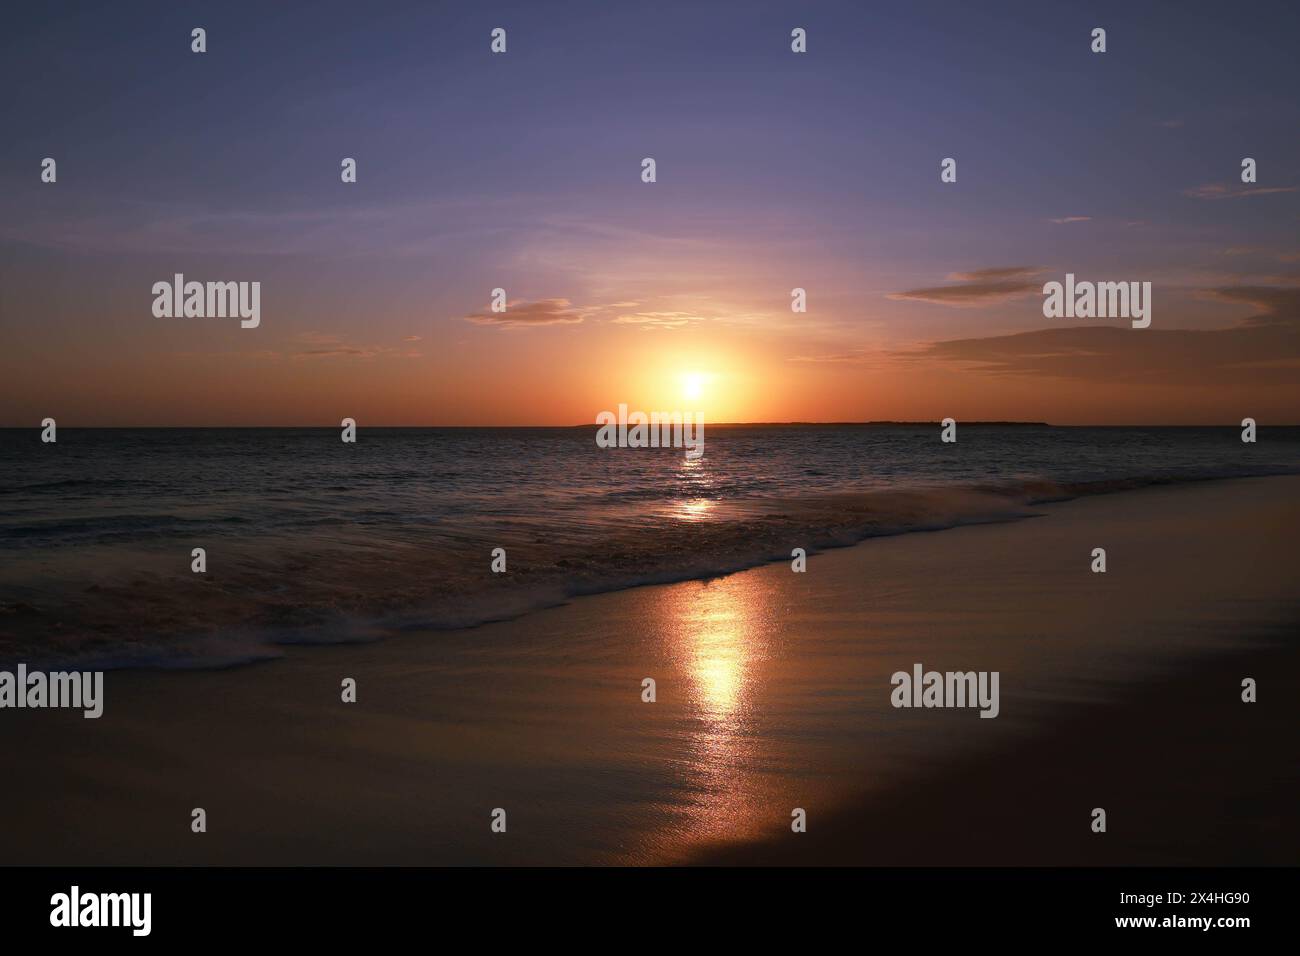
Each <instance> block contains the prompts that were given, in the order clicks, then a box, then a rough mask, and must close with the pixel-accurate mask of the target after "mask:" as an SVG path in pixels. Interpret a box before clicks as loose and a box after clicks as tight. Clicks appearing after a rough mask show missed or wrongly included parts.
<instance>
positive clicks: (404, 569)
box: [0, 468, 1300, 669]
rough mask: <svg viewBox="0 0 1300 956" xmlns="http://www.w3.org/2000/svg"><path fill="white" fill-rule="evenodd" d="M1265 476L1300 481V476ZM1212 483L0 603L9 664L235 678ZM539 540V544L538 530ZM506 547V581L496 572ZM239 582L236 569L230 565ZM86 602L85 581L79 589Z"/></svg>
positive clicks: (1012, 490) (498, 539)
mask: <svg viewBox="0 0 1300 956" xmlns="http://www.w3.org/2000/svg"><path fill="white" fill-rule="evenodd" d="M1265 473H1267V474H1297V473H1300V468H1291V469H1274V470H1269V471H1267V472H1265ZM1259 474H1260V472H1259V471H1249V470H1238V469H1236V468H1228V469H1223V468H1219V469H1207V470H1206V471H1205V472H1203V473H1198V474H1188V473H1179V474H1177V475H1171V474H1157V475H1147V476H1140V477H1131V478H1123V479H1099V480H1085V481H1074V482H1055V481H1050V480H1045V479H1041V478H1032V477H1031V478H1024V479H1019V480H1015V481H989V482H979V483H968V484H963V485H957V486H951V485H949V486H944V485H938V484H934V483H931V484H916V485H914V486H912V487H909V488H903V489H895V490H870V491H862V492H843V493H834V494H821V495H809V496H801V497H783V498H765V499H755V500H748V501H743V502H727V501H725V500H719V499H712V498H698V499H692V498H682V499H675V500H665V501H661V502H660V503H659V505H658V507H657V508H656V509H655V510H653V511H652V512H650V513H645V512H640V511H631V512H629V513H628V514H627V515H626V516H625V520H624V521H622V522H621V523H620V522H614V523H608V522H605V523H602V524H600V525H599V526H576V527H574V526H568V525H566V524H565V523H564V522H563V520H561V519H558V518H554V517H553V518H552V519H551V523H550V524H549V525H538V524H537V523H536V522H531V523H524V524H523V525H521V527H519V528H517V529H516V530H515V532H514V533H513V536H512V535H510V534H504V533H501V534H493V535H492V536H491V539H490V540H484V539H482V538H478V537H476V536H475V535H473V534H471V533H469V532H467V531H464V530H463V529H462V531H461V532H460V534H459V535H458V537H457V538H455V539H453V540H451V541H449V540H448V539H446V538H445V537H444V538H439V539H437V541H436V542H432V541H431V542H427V543H426V542H421V541H419V540H416V541H411V540H383V539H380V540H375V541H366V542H365V543H364V544H355V545H353V546H348V545H345V544H344V543H341V542H334V543H325V544H320V543H315V542H312V541H311V540H310V539H304V541H302V542H300V543H298V546H296V547H290V548H288V549H286V548H285V547H284V545H283V542H281V543H280V545H279V546H278V547H277V548H270V549H268V550H266V551H265V552H256V553H252V554H247V555H242V556H241V557H240V559H239V560H237V561H236V560H233V558H232V557H229V556H228V557H226V558H224V559H222V560H219V561H213V564H212V566H211V567H210V568H209V571H208V573H207V574H204V575H194V574H186V573H184V572H185V571H187V570H188V566H185V567H184V569H183V570H182V571H181V572H180V573H176V572H174V571H172V572H166V573H164V572H162V571H159V570H157V568H156V567H155V568H152V569H150V570H142V569H140V568H135V569H134V570H132V571H129V572H124V573H123V574H121V575H119V576H111V575H110V576H109V577H108V578H107V579H106V580H102V581H98V582H97V583H95V584H93V585H91V586H90V587H85V586H72V585H66V584H65V586H63V587H59V586H44V585H33V586H31V587H29V588H27V589H25V591H24V593H23V594H22V596H21V599H18V600H7V601H6V602H4V603H0V662H14V663H16V662H18V661H25V662H26V663H28V664H32V665H45V664H53V665H65V666H66V665H68V664H73V663H75V664H77V666H90V665H92V664H93V665H94V668H95V669H112V668H140V667H153V668H156V667H230V666H237V665H240V664H248V663H253V662H256V661H261V660H266V659H271V658H274V657H276V656H278V655H279V654H281V653H282V651H280V650H277V648H280V647H282V646H283V645H286V644H311V643H339V642H357V641H373V640H379V639H382V638H383V637H384V636H386V635H389V634H393V633H397V632H403V631H406V632H409V631H439V630H455V629H461V628H468V627H474V626H478V625H482V624H485V623H488V622H492V621H499V620H506V619H511V618H517V617H520V616H523V615H525V614H528V613H530V612H532V611H536V610H539V609H542V608H547V607H554V606H557V605H560V604H563V603H565V602H567V601H570V600H573V599H575V598H580V597H582V596H585V595H591V594H598V593H602V592H608V591H616V590H622V589H626V588H632V587H640V586H645V585H653V584H667V583H673V582H679V581H685V580H693V579H707V578H712V577H719V576H722V575H727V574H732V573H735V572H738V571H742V570H745V569H747V568H753V567H757V566H759V565H763V564H767V563H770V562H774V561H788V560H790V558H791V551H792V549H794V548H796V547H798V548H803V549H805V551H806V552H807V553H808V554H810V555H812V554H816V553H818V552H820V551H825V550H828V549H832V548H840V547H848V546H852V545H856V544H859V543H861V542H863V541H865V540H869V539H872V538H877V537H882V536H889V535H898V534H907V533H913V532H922V531H926V532H930V531H941V530H944V529H947V528H953V527H959V526H962V525H970V524H978V523H988V522H1005V521H1016V520H1020V519H1023V518H1026V517H1030V516H1032V515H1035V514H1037V513H1038V512H1036V511H1035V510H1034V509H1035V507H1036V506H1038V505H1041V504H1045V503H1048V502H1057V501H1064V500H1069V499H1071V498H1076V497H1079V496H1082V495H1095V494H1106V493H1112V492H1119V491H1126V490H1133V489H1138V488H1143V487H1149V486H1153V485H1165V484H1178V483H1184V482H1190V481H1203V480H1214V479H1223V478H1237V477H1245V476H1248V475H1259ZM542 529H544V530H542ZM497 547H502V548H505V550H506V553H507V562H508V564H507V571H506V573H504V574H497V573H493V571H492V570H491V567H490V565H491V553H492V550H493V549H494V548H497ZM232 565H233V566H232ZM81 585H84V581H83V582H81Z"/></svg>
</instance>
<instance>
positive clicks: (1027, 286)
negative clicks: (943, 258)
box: [886, 266, 1043, 306]
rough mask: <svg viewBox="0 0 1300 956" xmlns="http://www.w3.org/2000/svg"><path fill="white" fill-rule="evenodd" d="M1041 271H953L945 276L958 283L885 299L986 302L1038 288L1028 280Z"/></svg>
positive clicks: (1015, 268) (893, 294)
mask: <svg viewBox="0 0 1300 956" xmlns="http://www.w3.org/2000/svg"><path fill="white" fill-rule="evenodd" d="M1042 271H1043V270H1042V269H1041V268H1039V267H1038V266H1000V267H997V268H993V269H977V270H975V271H973V272H953V273H950V274H949V275H948V279H949V281H952V282H958V283H960V284H959V285H943V286H931V287H929V288H924V289H909V290H907V291H906V292H891V293H889V294H888V295H887V296H886V298H889V299H897V300H902V301H915V302H931V303H935V304H937V305H954V306H973V305H986V304H988V303H990V302H1001V301H1005V300H1007V299H1015V298H1020V297H1021V296H1026V295H1029V294H1030V293H1033V292H1038V291H1040V289H1039V285H1038V283H1036V282H1031V281H1029V280H1030V279H1031V278H1032V277H1033V276H1036V275H1038V274H1039V273H1041V272H1042Z"/></svg>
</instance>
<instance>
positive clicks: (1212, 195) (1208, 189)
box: [1183, 183, 1296, 199]
mask: <svg viewBox="0 0 1300 956" xmlns="http://www.w3.org/2000/svg"><path fill="white" fill-rule="evenodd" d="M1295 191H1296V187H1295V186H1250V185H1245V184H1243V185H1240V186H1237V185H1235V184H1234V185H1225V184H1224V183H1205V184H1204V185H1202V186H1194V187H1193V188H1191V189H1185V190H1183V195H1184V196H1189V197H1191V198H1192V199H1247V198H1249V197H1251V196H1268V195H1271V194H1273V193H1293V192H1295Z"/></svg>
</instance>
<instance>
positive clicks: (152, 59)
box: [0, 0, 1300, 427]
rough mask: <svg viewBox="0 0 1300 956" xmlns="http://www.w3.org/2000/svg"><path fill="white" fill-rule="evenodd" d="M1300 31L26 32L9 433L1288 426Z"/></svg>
mask: <svg viewBox="0 0 1300 956" xmlns="http://www.w3.org/2000/svg"><path fill="white" fill-rule="evenodd" d="M195 27H202V28H204V29H205V30H206V33H207V52H206V53H202V54H197V53H193V52H191V30H192V29H193V28H195ZM496 27H501V28H504V29H505V30H506V38H507V48H506V52H505V53H504V54H494V53H492V52H491V50H490V42H491V36H490V34H491V31H492V30H493V29H494V28H496ZM795 27H802V28H804V29H805V30H806V31H807V52H806V53H802V54H797V53H794V52H792V51H791V49H790V43H791V39H790V33H791V30H792V29H794V28H795ZM1095 27H1102V28H1104V29H1105V30H1106V31H1107V33H1106V41H1107V50H1106V52H1105V53H1101V54H1098V53H1093V52H1092V51H1091V49H1090V45H1091V42H1092V39H1091V34H1092V30H1093V29H1094V28H1095ZM1297 35H1300V7H1297V6H1296V5H1295V4H1294V3H1290V2H1261V3H1255V4H1251V5H1249V6H1248V7H1228V6H1226V5H1224V4H1221V3H1181V2H1171V3H1157V2H1147V3H1140V4H1135V3H1130V2H1124V3H1052V4H1044V3H1039V2H1024V3H1020V2H1004V3H997V2H995V3H990V4H972V3H969V2H951V3H940V2H915V3H906V4H868V3H862V2H818V3H815V4H813V3H796V2H787V3H767V2H753V0H751V2H743V3H741V2H726V3H721V2H708V0H693V2H689V3H682V2H673V0H656V2H654V3H644V4H643V3H631V2H613V0H600V2H569V0H566V2H564V3H551V2H542V0H530V2H524V3H487V2H484V3H470V2H462V3H446V4H440V3H435V2H428V0H425V2H419V3H397V2H386V3H363V4H354V3H337V2H320V3H311V4H291V3H275V4H266V3H249V4H244V3H234V2H222V3H183V2H182V3H176V2H169V3H143V2H141V3H131V4H112V5H101V4H64V3H57V2H55V3H49V4H40V5H36V4H27V5H22V7H21V8H20V9H16V10H15V12H13V13H12V14H9V15H8V22H7V29H6V30H5V32H4V33H3V35H0V80H3V83H4V89H5V90H6V91H7V93H6V97H5V103H4V106H3V108H2V110H0V117H2V123H3V132H4V135H3V136H2V137H0V344H2V345H3V349H0V425H3V426H17V427H37V426H38V425H39V422H40V421H41V419H43V418H45V417H47V416H49V417H54V418H56V420H57V421H58V422H59V424H60V426H67V427H76V426H78V425H88V426H89V425H105V426H118V425H289V424H296V425H337V424H338V422H339V421H340V419H341V418H343V417H352V418H355V419H356V420H357V421H358V422H359V423H360V424H362V425H529V424H531V425H573V424H581V423H592V422H594V421H595V417H596V415H597V414H598V413H599V412H601V411H603V410H613V409H617V407H618V405H619V404H627V405H629V406H630V407H631V408H633V409H642V410H645V411H651V410H664V411H670V410H681V411H698V412H702V413H704V414H705V416H706V419H707V420H709V421H713V422H723V421H866V420H915V421H932V420H937V419H940V418H944V417H953V418H956V419H957V420H958V421H970V420H978V419H983V420H990V419H992V420H1025V421H1051V422H1055V423H1060V424H1124V423H1143V424H1229V423H1237V422H1239V421H1240V420H1241V419H1242V418H1243V417H1246V416H1250V417H1254V418H1255V419H1257V420H1258V421H1259V422H1260V423H1261V424H1283V423H1286V424H1296V423H1300V193H1298V192H1297V189H1298V188H1300V136H1298V135H1297V131H1300V103H1298V102H1297V90H1300V58H1297V57H1296V56H1295V51H1294V42H1295V37H1296V36H1297ZM46 157H50V158H54V159H55V160H56V162H57V181H56V182H54V183H47V182H42V180H41V164H42V160H43V159H44V158H46ZM345 157H351V158H355V159H356V161H357V181H356V182H355V183H343V182H342V181H341V178H340V164H341V161H342V160H343V158H345ZM645 157H653V158H654V159H655V162H656V181H655V182H653V183H645V182H642V179H641V170H642V159H643V158H645ZM948 157H951V158H954V159H956V161H957V181H956V182H951V183H945V182H941V180H940V163H941V161H942V160H943V159H945V158H948ZM1244 157H1251V158H1254V159H1255V160H1256V162H1257V169H1258V179H1257V182H1256V183H1253V184H1243V183H1242V182H1241V181H1240V171H1241V162H1242V159H1243V158H1244ZM176 273H182V274H183V275H184V276H185V277H186V279H187V280H197V281H257V282H260V283H261V321H260V324H259V325H258V327H257V328H241V327H240V324H239V322H238V321H237V320H232V319H228V318H216V317H207V318H194V317H191V318H159V317H156V316H155V315H154V314H153V310H152V304H153V300H154V296H153V293H152V287H153V285H154V283H156V282H159V281H167V282H170V281H171V279H172V276H173V275H174V274H176ZM1066 273H1073V274H1074V275H1076V276H1077V277H1078V278H1079V279H1080V280H1092V281H1139V282H1150V283H1151V284H1152V299H1151V309H1152V322H1151V326H1150V327H1149V328H1146V329H1134V328H1132V327H1131V326H1130V323H1129V321H1128V320H1127V319H1122V318H1120V319H1059V318H1052V319H1049V318H1045V317H1044V314H1043V295H1042V291H1041V290H1042V286H1043V284H1044V283H1045V282H1048V281H1062V280H1063V279H1064V276H1065V274H1066ZM796 287H798V288H803V289H805V290H806V293H807V311H806V312H803V313H796V312H792V310H791V290H792V289H794V288H796ZM495 288H503V289H505V290H506V298H507V301H508V303H509V304H508V306H507V309H506V311H505V313H494V312H492V311H491V308H490V301H491V296H492V290H493V289H495Z"/></svg>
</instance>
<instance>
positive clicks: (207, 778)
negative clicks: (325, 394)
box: [0, 477, 1300, 865]
mask: <svg viewBox="0 0 1300 956" xmlns="http://www.w3.org/2000/svg"><path fill="white" fill-rule="evenodd" d="M1034 510H1035V512H1036V516H1035V517H1032V518H1027V519H1024V520H1020V521H1015V522H1009V523H999V524H986V525H976V526H967V527H960V528H955V529H951V530H945V531H940V532H935V533H914V534H907V535H901V536H897V537H890V538H878V539H873V540H869V541H866V542H864V543H863V544H861V545H858V546H855V547H852V548H844V549H837V550H832V551H826V552H823V553H819V554H814V555H812V556H811V557H810V558H809V562H808V569H807V572H806V573H803V574H796V573H793V572H792V570H791V568H790V565H789V563H781V564H774V565H769V566H766V567H762V568H758V569H754V570H750V571H745V572H741V573H737V574H733V575H729V576H726V577H723V578H718V579H714V580H710V581H689V582H684V583H680V584H672V585H660V586H649V587H641V588H635V589H632V590H626V591H619V592H615V593H609V594H603V595H595V596H591V597H586V598H580V599H577V600H575V601H573V602H571V603H569V604H567V605H565V606H562V607H557V608H554V609H551V610H545V611H540V612H536V613H533V614H529V615H527V616H525V617H522V618H519V619H516V620H513V621H507V622H502V623H497V624H490V625H485V626H481V627H477V628H473V629H468V630H461V631H444V632H430V633H408V634H404V635H402V636H400V637H396V638H391V639H388V640H385V641H382V642H378V643H368V644H350V645H333V646H310V647H305V646H298V647H286V648H284V651H285V654H284V657H283V658H282V659H279V660H275V661H270V662H267V663H262V664H257V665H252V666H246V667H239V668H232V669H228V670H190V671H115V672H110V673H108V674H107V675H106V678H105V688H106V702H105V709H104V716H103V717H102V718H101V719H99V720H84V719H82V717H81V715H80V713H79V712H67V711H61V712H54V711H6V712H4V713H3V714H0V748H2V750H3V753H4V755H5V758H4V759H5V765H6V769H7V773H6V780H7V783H6V786H5V787H4V788H0V814H2V817H3V819H4V821H5V823H6V837H5V839H4V841H3V842H2V843H0V863H2V864H49V865H53V864H59V865H84V864H193V865H206V864H281V865H292V864H305V865H316V864H410V865H415V864H457V865H459V864H514V863H519V864H585V863H628V864H658V863H668V862H702V863H732V862H747V863H844V864H903V865H911V864H959V865H960V864H987V863H992V864H1012V863H1026V864H1052V865H1068V864H1137V863H1153V864H1155V863H1160V864H1234V863H1294V862H1296V856H1297V849H1298V848H1300V839H1297V837H1298V832H1297V831H1298V830H1300V827H1297V822H1296V817H1295V814H1294V806H1295V798H1296V796H1297V794H1298V793H1300V787H1297V784H1298V783H1300V780H1298V779H1297V776H1298V775H1300V760H1297V757H1298V756H1300V744H1297V739H1296V734H1295V728H1296V726H1297V720H1296V718H1297V716H1300V677H1298V676H1297V675H1300V670H1298V669H1297V666H1296V665H1297V664H1298V663H1300V647H1298V646H1297V644H1296V639H1295V638H1296V624H1297V622H1300V609H1298V605H1300V601H1298V600H1297V598H1298V596H1300V589H1298V588H1297V584H1298V583H1300V562H1298V561H1297V558H1298V557H1300V554H1298V551H1300V544H1298V543H1297V542H1300V536H1298V535H1300V478H1296V477H1281V478H1253V479H1242V480H1233V481H1221V482H1210V483H1197V484H1189V485H1183V486H1178V487H1159V488H1149V489H1145V490H1138V491H1129V492H1122V493H1118V494H1112V495H1102V496H1095V497H1087V498H1081V499H1077V500H1073V501H1069V502H1062V503H1057V504H1050V505H1043V506H1041V507H1037V508H1035V509H1034ZM790 544H791V547H795V546H798V545H799V542H791V543H790ZM1096 547H1103V548H1105V549H1106V552H1107V563H1108V570H1107V572H1106V573H1105V574H1094V573H1092V572H1091V571H1090V568H1089V565H1090V563H1091V556H1090V555H1091V552H1092V549H1094V548H1096ZM918 662H919V663H921V664H923V665H924V666H925V667H926V668H933V669H937V670H941V671H947V670H963V671H964V670H981V671H982V670H989V671H998V672H999V673H1000V675H1001V681H1000V687H1001V700H1000V713H999V716H998V717H997V718H996V719H980V718H979V717H978V713H977V711H975V710H971V709H965V710H963V709H934V710H924V709H895V708H894V707H892V706H891V704H890V690H891V686H890V675H891V674H892V673H893V672H895V671H898V670H910V669H911V668H912V667H913V665H914V664H916V663H918ZM349 677H350V678H354V679H355V680H356V681H357V688H358V690H357V694H358V700H357V702H356V703H353V704H347V703H343V702H341V700H340V682H341V681H342V680H343V679H344V678H349ZM647 677H649V678H653V679H654V681H655V682H656V698H657V699H656V700H655V702H654V703H645V702H643V701H642V699H641V696H642V680H643V679H644V678H647ZM1245 677H1253V678H1255V679H1256V680H1257V681H1258V682H1259V702H1258V703H1254V704H1245V703H1242V701H1241V697H1240V695H1241V680H1242V679H1243V678H1245ZM196 807H202V808H204V810H205V811H206V813H207V821H208V826H207V832H206V833H202V834H196V833H193V832H191V829H190V820H191V810H192V809H193V808H196ZM796 807H798V808H803V809H804V810H806V812H807V817H808V832H807V833H801V834H795V833H792V832H791V830H790V819H791V811H792V809H793V808H796ZM1094 807H1103V808H1105V809H1106V810H1107V814H1108V829H1107V832H1106V833H1105V834H1094V833H1092V832H1091V831H1090V829H1089V823H1090V813H1091V811H1092V809H1093V808H1094ZM495 808H502V809H504V810H505V811H506V815H507V829H506V832H505V833H493V832H492V831H491V829H490V823H491V814H492V811H493V810H494V809H495Z"/></svg>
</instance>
